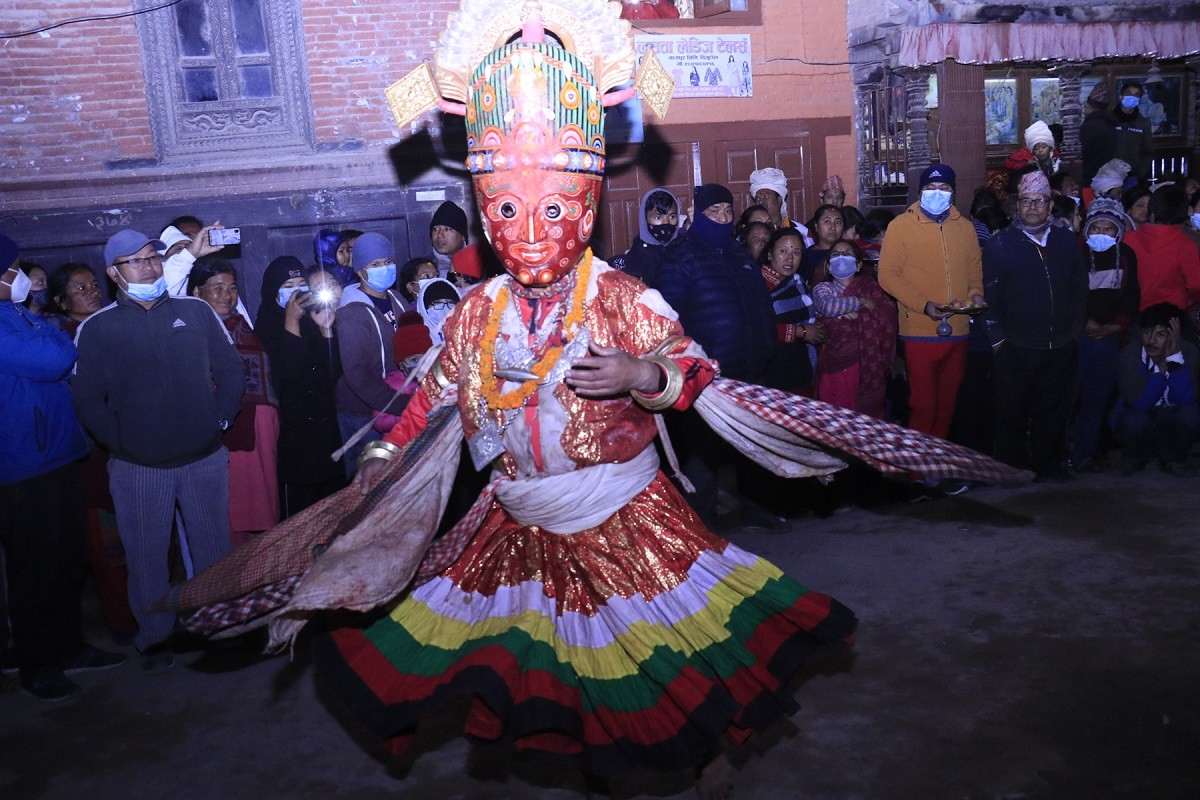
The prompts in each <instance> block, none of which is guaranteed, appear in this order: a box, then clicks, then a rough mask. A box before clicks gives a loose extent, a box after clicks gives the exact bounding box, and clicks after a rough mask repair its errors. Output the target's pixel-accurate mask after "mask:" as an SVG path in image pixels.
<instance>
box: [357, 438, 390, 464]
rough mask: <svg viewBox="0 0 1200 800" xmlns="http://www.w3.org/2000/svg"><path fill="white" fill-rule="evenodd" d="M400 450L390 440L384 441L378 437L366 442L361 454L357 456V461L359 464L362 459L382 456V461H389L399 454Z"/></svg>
mask: <svg viewBox="0 0 1200 800" xmlns="http://www.w3.org/2000/svg"><path fill="white" fill-rule="evenodd" d="M400 453H401V450H400V448H399V447H397V446H396V445H394V444H392V443H391V442H385V441H383V440H382V439H379V440H377V441H374V442H368V443H367V445H366V446H365V447H364V448H363V450H362V454H361V455H360V456H359V457H358V463H359V464H360V465H361V464H362V463H363V462H364V461H368V460H370V459H372V458H382V459H383V460H384V461H391V460H392V459H393V458H395V457H396V456H398V455H400Z"/></svg>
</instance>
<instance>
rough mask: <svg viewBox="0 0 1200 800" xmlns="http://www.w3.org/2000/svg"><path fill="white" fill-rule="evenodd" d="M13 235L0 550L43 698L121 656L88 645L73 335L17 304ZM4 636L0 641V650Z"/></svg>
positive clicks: (5, 315)
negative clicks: (69, 382)
mask: <svg viewBox="0 0 1200 800" xmlns="http://www.w3.org/2000/svg"><path fill="white" fill-rule="evenodd" d="M18 254H19V250H18V248H17V244H16V242H14V241H13V240H12V239H9V238H8V237H7V236H3V235H0V269H3V270H4V272H3V274H0V396H3V397H4V402H5V406H4V408H5V412H6V413H5V416H6V417H7V419H6V420H5V432H4V436H3V437H2V438H0V548H3V550H4V555H5V559H4V568H5V581H0V584H3V583H5V582H7V599H8V604H7V605H8V616H9V618H10V620H11V634H12V639H13V645H14V654H15V656H16V666H17V667H18V669H19V672H20V683H21V688H23V689H24V690H25V691H26V692H28V693H29V694H31V695H33V696H34V697H36V698H38V699H39V700H45V701H55V700H65V699H67V698H68V697H71V696H72V695H75V694H78V693H79V692H80V691H82V690H81V689H80V687H79V685H78V684H76V683H75V682H74V681H72V680H71V679H70V678H68V677H67V674H73V673H76V672H82V671H87V670H98V669H108V668H110V667H116V666H119V665H121V664H123V663H124V662H125V656H123V655H120V654H118V653H106V652H103V651H101V650H97V649H95V648H93V647H91V646H89V645H88V644H86V643H85V642H84V639H83V621H82V616H81V612H80V588H81V586H82V585H83V578H84V526H85V523H84V495H83V481H82V478H81V474H80V460H81V459H82V458H83V457H84V456H85V455H87V451H88V444H87V440H86V439H85V438H84V436H83V432H82V431H81V430H80V428H79V423H78V422H77V421H76V418H75V412H74V410H73V409H72V406H71V390H70V387H69V386H68V385H67V377H68V376H69V375H70V372H71V365H72V364H73V363H75V353H76V351H75V346H74V345H73V344H71V340H70V339H68V338H67V336H66V335H65V334H64V333H62V332H61V331H59V330H58V329H57V328H56V327H54V326H53V325H51V324H50V323H49V322H47V321H46V320H44V319H41V318H39V317H37V316H35V315H33V314H30V313H29V311H28V310H26V309H25V308H24V307H22V305H21V304H22V303H24V302H25V300H26V299H27V298H28V297H29V291H30V281H29V276H28V275H26V274H25V273H24V272H23V271H22V270H21V269H20V268H19V267H18V266H17V256H18ZM6 644H7V642H4V641H0V647H3V646H4V645H6Z"/></svg>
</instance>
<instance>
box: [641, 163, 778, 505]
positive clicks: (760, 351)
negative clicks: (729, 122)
mask: <svg viewBox="0 0 1200 800" xmlns="http://www.w3.org/2000/svg"><path fill="white" fill-rule="evenodd" d="M694 199H695V202H694V204H693V214H692V216H693V217H694V219H693V220H692V226H691V228H689V229H688V232H687V234H686V235H684V236H681V237H679V238H677V239H676V240H675V241H673V242H672V243H671V244H669V245H667V247H666V252H665V253H664V254H663V259H662V263H661V264H660V265H659V271H658V277H657V279H656V280H655V282H654V283H653V284H652V286H653V288H655V289H658V291H659V292H660V293H661V294H662V296H663V298H664V299H665V300H666V301H667V302H668V303H669V304H670V305H671V308H673V309H675V311H676V312H677V313H678V314H679V322H680V323H681V324H682V325H683V329H684V330H685V331H686V332H687V335H688V336H691V337H692V338H693V339H694V340H695V341H696V342H697V343H698V344H699V345H700V346H701V347H703V348H704V351H705V352H706V353H707V354H708V355H709V356H710V357H712V358H714V359H716V360H717V362H718V363H719V364H720V367H721V375H723V376H724V377H726V378H734V379H736V380H740V381H747V382H749V383H764V382H765V379H766V376H767V368H768V366H769V365H770V363H771V359H772V357H773V356H774V354H775V314H774V310H773V309H772V307H771V294H770V292H768V291H767V284H766V282H765V281H764V280H763V277H762V270H761V269H759V267H758V265H757V264H755V263H754V257H753V256H751V255H750V252H749V251H748V250H746V248H745V247H743V246H742V245H741V244H740V243H739V242H737V241H736V240H735V239H734V238H733V193H732V192H730V191H729V189H727V188H726V187H724V186H721V185H720V184H716V183H706V184H704V185H703V186H697V187H696V189H695V193H694ZM674 427H676V429H677V435H675V436H674V437H673V442H674V444H675V445H677V446H678V447H679V450H680V457H681V466H682V468H683V471H684V474H686V475H687V477H688V479H689V480H691V482H692V483H693V484H694V485H695V487H696V491H695V492H694V493H691V494H689V495H688V496H687V497H688V501H689V502H691V503H692V506H693V507H694V508H695V509H696V513H698V514H699V515H700V517H701V519H703V520H704V522H705V524H707V525H709V527H712V526H713V525H714V524H716V503H717V470H718V468H719V467H720V465H721V464H722V463H725V462H727V461H729V460H731V459H733V458H734V456H733V454H732V452H731V451H730V450H729V448H727V447H726V446H724V442H722V441H721V439H720V438H719V437H717V436H716V434H714V433H713V432H712V430H711V429H710V428H709V427H708V426H707V425H706V424H704V423H703V421H701V420H700V419H699V417H698V415H697V414H696V413H695V412H694V411H689V412H688V413H687V414H685V415H683V416H682V417H681V418H680V419H679V420H678V421H677V422H676V423H675V425H674ZM747 466H748V462H747V464H742V465H741V467H740V472H741V473H742V479H741V480H739V484H745V485H747V486H748V485H749V483H750V482H751V481H750V480H749V476H748V473H747ZM742 517H743V521H744V522H745V521H749V522H750V523H752V524H754V525H755V526H758V527H769V528H778V527H782V526H783V523H782V522H781V521H780V520H779V519H778V518H777V517H775V516H774V515H772V514H768V513H767V512H765V511H764V510H763V509H761V507H759V506H758V505H757V504H756V503H753V502H751V501H748V500H747V499H746V498H743V512H742Z"/></svg>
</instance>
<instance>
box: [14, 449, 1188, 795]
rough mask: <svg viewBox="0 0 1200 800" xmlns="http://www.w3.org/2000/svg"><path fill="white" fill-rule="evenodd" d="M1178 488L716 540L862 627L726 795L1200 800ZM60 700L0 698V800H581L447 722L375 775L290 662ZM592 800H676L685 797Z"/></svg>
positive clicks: (102, 683)
mask: <svg viewBox="0 0 1200 800" xmlns="http://www.w3.org/2000/svg"><path fill="white" fill-rule="evenodd" d="M1198 488H1200V482H1197V481H1196V480H1194V479H1193V480H1180V479H1178V478H1174V477H1171V476H1167V475H1161V474H1159V473H1158V472H1157V471H1156V470H1155V469H1154V468H1153V467H1151V468H1149V469H1148V470H1147V471H1145V472H1143V473H1140V474H1138V475H1136V476H1134V477H1132V478H1127V479H1126V478H1120V477H1118V476H1116V475H1100V476H1088V477H1086V478H1081V479H1079V480H1077V481H1075V482H1074V483H1073V484H1069V485H1046V484H1033V485H1029V486H1025V487H1021V488H1018V489H1001V488H984V489H978V490H974V491H972V492H969V493H967V494H965V495H962V496H960V497H952V498H946V499H941V500H937V501H934V502H931V503H922V504H917V505H912V504H909V503H907V502H903V501H902V500H898V501H896V502H883V501H882V500H878V501H877V502H873V503H869V504H867V505H868V506H869V507H862V505H861V504H860V505H858V506H851V507H843V508H841V509H839V510H837V511H834V512H833V513H829V514H828V515H827V516H824V517H823V518H819V517H815V516H808V517H802V518H799V519H796V520H795V521H794V524H793V525H792V528H791V530H790V531H788V532H785V533H778V534H772V533H766V532H748V531H736V532H734V533H732V534H731V536H730V538H732V539H733V540H734V541H735V542H736V543H737V544H738V545H740V546H742V547H745V548H747V549H750V550H752V551H755V552H757V553H760V554H762V555H764V556H766V557H768V558H770V559H771V560H773V561H775V562H776V563H777V564H779V565H780V566H781V567H782V568H783V569H784V570H785V571H787V572H788V573H790V574H791V575H793V576H795V577H796V578H798V579H799V580H801V581H802V582H804V583H806V584H807V585H809V586H811V587H813V588H815V589H819V590H821V591H824V592H828V593H829V594H832V595H834V596H835V597H837V598H839V599H840V600H842V601H843V602H844V603H846V604H847V605H849V606H850V607H851V608H853V609H854V610H855V612H856V613H857V614H858V616H859V618H860V619H861V623H860V628H859V634H858V639H857V642H856V644H855V647H854V651H853V653H852V654H843V655H841V656H837V655H835V656H834V657H831V658H829V659H827V660H826V661H825V662H823V663H822V664H819V665H817V668H816V669H815V670H814V674H812V675H809V676H808V677H807V678H806V679H805V680H804V681H803V683H802V685H801V686H800V687H799V698H800V701H801V704H802V706H803V708H802V709H801V711H800V712H799V713H798V714H796V715H795V716H794V717H793V718H792V719H791V720H790V721H789V723H787V724H784V725H781V726H779V728H778V729H777V730H774V731H772V732H771V733H770V734H769V735H767V736H763V737H760V738H759V739H756V740H754V741H752V742H751V743H750V745H749V746H747V747H745V748H743V750H742V751H740V752H739V753H737V755H736V760H737V762H738V764H739V766H740V770H739V773H738V775H737V778H736V780H735V784H734V791H733V797H734V798H739V799H742V798H797V800H856V799H858V798H862V799H864V800H866V799H870V800H909V799H910V798H911V799H912V800H939V799H941V798H945V799H946V800H984V799H987V800H1015V799H1017V798H1036V799H1038V800H1043V799H1044V800H1076V799H1078V800H1106V799H1107V798H1114V799H1115V798H1121V799H1123V800H1124V799H1125V798H1128V800H1175V799H1176V798H1178V800H1196V798H1200V615H1198V609H1200V579H1198V575H1200V570H1198V562H1200V524H1198V522H1197V520H1198V517H1200V514H1198V512H1200V499H1198V496H1197V489H1198ZM872 491H874V490H872ZM872 496H874V497H877V498H878V497H880V495H879V494H878V493H875V494H873V495H872ZM888 496H889V497H891V496H892V495H888ZM826 510H827V511H828V508H827V509H826ZM89 611H90V618H91V619H92V628H93V630H92V639H93V641H95V642H96V643H97V644H101V645H106V642H105V635H104V632H103V631H102V629H101V626H100V625H99V622H98V620H97V619H96V611H95V609H89ZM130 652H131V654H132V651H130ZM80 682H81V683H82V684H83V685H84V688H85V692H84V693H83V695H81V696H80V697H78V698H76V699H74V700H72V701H69V702H68V703H65V704H59V705H49V704H43V703H40V702H38V701H36V700H34V699H33V698H31V697H29V696H28V695H25V694H24V693H21V692H9V693H5V694H0V798H4V800H34V798H38V799H39V800H79V798H88V800H108V799H109V798H112V799H113V800H117V799H118V798H119V799H121V800H124V799H126V798H164V797H174V798H229V799H230V800H241V799H242V798H245V799H246V800H250V799H251V798H254V799H256V800H267V799H268V798H270V799H273V798H279V799H280V800H284V799H285V798H286V799H293V798H320V799H321V800H332V799H333V798H348V799H349V798H353V799H354V800H359V799H360V798H361V799H362V800H367V799H368V798H398V797H403V798H437V799H438V800H452V799H453V798H469V799H470V800H500V799H501V798H551V799H552V800H560V799H561V800H568V799H569V800H579V799H581V798H584V797H587V796H588V793H589V790H591V792H592V794H591V796H593V797H596V796H599V795H600V790H601V788H602V787H589V786H587V785H586V784H585V782H584V781H583V780H582V779H581V778H580V776H578V775H575V774H571V773H564V772H562V771H559V770H549V769H546V768H544V767H541V766H539V765H538V764H536V763H534V764H531V763H528V762H526V761H524V760H522V759H519V758H515V757H513V756H512V754H510V753H507V752H503V751H500V752H497V751H489V750H479V749H472V748H470V747H469V746H468V745H467V744H466V743H465V742H464V741H463V740H462V739H461V738H459V737H458V736H457V735H456V733H455V725H456V723H457V719H456V718H455V716H454V714H448V715H447V716H446V717H445V718H444V719H441V720H438V721H437V722H434V723H431V724H430V725H428V726H427V727H426V728H424V729H423V730H422V731H421V732H420V734H419V737H418V741H417V744H416V747H415V749H414V753H413V754H412V755H411V756H410V757H408V758H406V759H405V760H403V761H399V762H396V761H390V762H385V761H382V760H379V759H377V758H375V757H373V756H372V755H371V754H370V753H369V752H368V751H367V750H366V749H365V748H364V747H363V746H360V744H359V743H357V742H356V740H355V738H354V736H353V735H352V734H351V733H350V732H348V730H347V729H346V728H345V727H343V726H342V725H340V724H339V723H338V721H337V719H336V716H335V714H334V713H333V712H331V710H330V709H329V708H327V707H326V705H325V704H323V703H322V700H321V694H320V691H319V688H318V687H317V686H315V685H314V681H313V676H312V670H311V669H310V668H309V665H308V661H307V657H306V653H305V651H304V648H303V647H302V646H301V647H299V648H298V649H297V652H296V654H295V658H294V660H291V661H289V660H288V659H286V658H264V657H261V656H259V655H257V654H256V653H255V652H254V650H253V648H252V647H251V646H250V645H249V644H247V643H240V644H234V645H225V646H222V647H212V648H206V649H201V650H196V651H194V652H191V653H188V654H186V655H184V656H182V657H181V658H179V659H178V662H177V667H176V668H175V670H174V671H172V672H170V673H167V674H165V675H155V676H147V675H143V674H142V672H141V670H140V669H139V668H138V666H137V664H136V663H134V662H132V661H131V663H130V664H127V665H126V666H124V667H122V668H120V669H117V670H112V671H109V672H104V673H98V674H94V675H85V676H82V679H81V680H80ZM606 791H608V792H610V793H612V794H614V795H616V796H619V797H623V798H633V797H680V798H683V797H693V796H694V793H693V792H692V790H691V788H690V786H689V785H688V777H687V776H658V777H656V778H654V779H651V778H638V779H631V780H629V781H625V782H622V783H621V784H619V785H615V786H610V787H607V788H606Z"/></svg>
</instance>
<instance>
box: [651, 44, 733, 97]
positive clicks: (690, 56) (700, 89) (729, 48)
mask: <svg viewBox="0 0 1200 800" xmlns="http://www.w3.org/2000/svg"><path fill="white" fill-rule="evenodd" d="M633 43H634V46H635V47H636V48H637V51H638V57H639V58H641V56H642V54H643V53H644V52H645V51H646V48H647V47H653V48H654V52H655V53H657V54H658V59H659V60H660V61H661V62H662V64H663V67H665V68H666V70H667V72H669V73H671V77H673V78H674V79H675V94H674V95H673V96H674V97H677V98H678V97H753V96H754V81H753V79H752V77H751V69H750V35H749V34H745V33H742V34H702V35H698V36H687V35H682V36H634V37H633Z"/></svg>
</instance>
